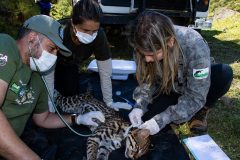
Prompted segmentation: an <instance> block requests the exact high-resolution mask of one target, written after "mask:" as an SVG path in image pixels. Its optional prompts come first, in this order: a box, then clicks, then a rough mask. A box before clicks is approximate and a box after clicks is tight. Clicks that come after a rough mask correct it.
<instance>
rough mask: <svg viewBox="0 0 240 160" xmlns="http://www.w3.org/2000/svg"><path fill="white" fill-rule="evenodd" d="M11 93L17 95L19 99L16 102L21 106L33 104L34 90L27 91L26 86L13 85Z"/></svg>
mask: <svg viewBox="0 0 240 160" xmlns="http://www.w3.org/2000/svg"><path fill="white" fill-rule="evenodd" d="M9 89H10V90H11V91H13V92H14V93H16V94H17V99H16V100H15V101H16V102H17V103H18V104H19V105H22V104H26V103H33V100H34V97H33V93H34V92H33V90H32V88H29V89H27V88H26V87H24V86H19V85H17V84H16V83H13V84H12V85H11V86H10V88H9Z"/></svg>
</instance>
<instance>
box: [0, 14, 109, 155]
mask: <svg viewBox="0 0 240 160" xmlns="http://www.w3.org/2000/svg"><path fill="white" fill-rule="evenodd" d="M59 31H60V24H59V23H58V22H57V21H55V20H53V19H52V18H51V17H48V16H45V15H37V16H33V17H31V18H30V19H28V20H27V21H25V23H24V25H23V27H22V29H21V30H20V32H19V35H18V38H17V41H15V40H14V39H13V38H11V37H10V36H9V35H7V34H0V107H1V110H0V159H2V158H4V159H11V160H19V159H31V160H40V159H41V158H40V157H39V156H38V155H37V154H36V153H35V152H34V151H32V150H31V149H30V148H29V147H28V146H27V145H26V144H25V143H24V142H23V141H21V139H20V138H19V136H20V135H21V134H22V132H23V130H24V127H25V125H26V122H27V120H28V119H29V118H30V117H31V115H32V117H31V118H32V119H33V121H34V122H35V123H36V124H37V125H38V126H40V127H44V128H61V127H65V124H64V123H63V122H62V121H61V119H60V118H59V117H58V116H57V115H56V114H54V113H50V112H49V111H48V94H47V89H46V86H45V84H44V83H43V81H42V79H41V75H40V74H39V72H41V74H42V73H43V72H45V73H46V72H48V71H51V68H53V67H54V64H55V62H56V54H57V52H58V50H63V51H64V52H62V54H64V56H70V55H71V52H70V51H69V50H68V49H67V48H66V47H65V46H64V45H63V44H62V39H61V37H60V36H59ZM64 118H65V120H66V121H67V123H69V124H75V123H76V124H83V125H92V126H96V125H97V124H96V123H95V122H94V121H93V120H92V119H93V118H96V119H99V120H100V121H101V122H104V120H105V119H104V115H103V114H102V113H101V112H89V113H87V114H84V115H78V116H76V117H72V116H71V115H64Z"/></svg>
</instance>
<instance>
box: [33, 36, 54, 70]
mask: <svg viewBox="0 0 240 160" xmlns="http://www.w3.org/2000/svg"><path fill="white" fill-rule="evenodd" d="M37 38H38V43H39V45H40V47H41V48H42V45H41V43H40V40H39V37H38V36H37ZM29 51H30V53H31V49H30V48H29ZM56 60H57V56H56V55H54V54H51V53H49V52H48V51H46V50H44V49H43V48H42V54H41V56H40V57H39V58H38V59H37V58H33V57H30V68H31V69H32V70H33V71H38V70H37V67H38V69H39V71H40V72H41V73H43V72H46V71H48V70H49V69H51V68H52V67H53V65H54V64H55V63H56ZM36 65H37V67H36Z"/></svg>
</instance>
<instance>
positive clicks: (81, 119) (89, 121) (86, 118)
mask: <svg viewBox="0 0 240 160" xmlns="http://www.w3.org/2000/svg"><path fill="white" fill-rule="evenodd" d="M94 118H95V119H98V120H99V121H101V122H105V117H104V115H103V113H102V112H100V111H91V112H88V113H85V114H82V115H78V116H77V117H76V119H75V121H76V123H77V124H78V125H79V124H83V125H89V126H95V127H97V126H98V124H97V123H96V122H94V121H93V119H94Z"/></svg>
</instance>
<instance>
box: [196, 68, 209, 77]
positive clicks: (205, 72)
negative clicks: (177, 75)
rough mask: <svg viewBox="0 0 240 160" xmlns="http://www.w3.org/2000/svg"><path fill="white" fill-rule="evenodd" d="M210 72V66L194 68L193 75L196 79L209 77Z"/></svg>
mask: <svg viewBox="0 0 240 160" xmlns="http://www.w3.org/2000/svg"><path fill="white" fill-rule="evenodd" d="M208 74H209V68H202V69H193V77H194V78H195V79H204V78H207V77H208Z"/></svg>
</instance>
